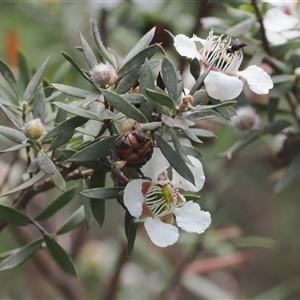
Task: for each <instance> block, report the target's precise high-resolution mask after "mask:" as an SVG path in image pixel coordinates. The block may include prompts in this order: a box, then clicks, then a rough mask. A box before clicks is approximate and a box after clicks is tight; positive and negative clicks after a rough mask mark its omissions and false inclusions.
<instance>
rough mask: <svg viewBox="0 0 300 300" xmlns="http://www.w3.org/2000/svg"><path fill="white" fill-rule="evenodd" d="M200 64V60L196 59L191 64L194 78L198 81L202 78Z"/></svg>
mask: <svg viewBox="0 0 300 300" xmlns="http://www.w3.org/2000/svg"><path fill="white" fill-rule="evenodd" d="M200 71H201V69H200V63H199V60H198V59H197V58H196V57H195V58H194V59H193V60H192V61H191V62H190V72H191V74H192V76H193V77H194V79H195V80H197V79H198V78H199V76H200Z"/></svg>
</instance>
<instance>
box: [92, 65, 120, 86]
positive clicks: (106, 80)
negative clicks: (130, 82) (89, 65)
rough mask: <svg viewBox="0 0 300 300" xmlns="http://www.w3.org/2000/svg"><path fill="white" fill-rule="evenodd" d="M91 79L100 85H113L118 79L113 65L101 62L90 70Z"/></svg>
mask: <svg viewBox="0 0 300 300" xmlns="http://www.w3.org/2000/svg"><path fill="white" fill-rule="evenodd" d="M90 79H91V80H92V82H93V83H94V84H95V85H96V86H99V87H105V86H106V85H107V84H108V85H112V84H113V83H114V82H115V81H116V79H117V76H116V71H115V69H114V68H113V67H112V66H110V65H105V64H102V63H100V64H98V65H96V66H95V67H94V68H93V69H91V70H90Z"/></svg>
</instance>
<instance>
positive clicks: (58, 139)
mask: <svg viewBox="0 0 300 300" xmlns="http://www.w3.org/2000/svg"><path fill="white" fill-rule="evenodd" d="M73 134H74V130H70V131H66V132H64V133H61V134H59V135H57V136H55V137H54V139H53V140H52V142H51V144H50V146H49V148H48V150H49V151H50V150H52V149H57V148H58V147H61V146H62V145H65V144H66V143H68V142H69V141H70V140H71V138H72V136H73Z"/></svg>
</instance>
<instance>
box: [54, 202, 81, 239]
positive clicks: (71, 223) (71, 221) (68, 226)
mask: <svg viewBox="0 0 300 300" xmlns="http://www.w3.org/2000/svg"><path fill="white" fill-rule="evenodd" d="M83 221H85V214H84V207H83V205H81V206H80V207H79V208H78V209H77V210H76V211H75V212H74V213H73V214H72V215H71V216H70V217H69V218H68V219H67V220H66V222H65V223H64V224H63V225H62V226H61V227H60V228H59V229H58V230H57V232H56V234H57V235H60V234H64V233H66V232H69V231H71V230H72V229H74V228H76V227H77V226H78V225H79V224H80V223H82V222H83Z"/></svg>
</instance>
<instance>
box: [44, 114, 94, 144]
mask: <svg viewBox="0 0 300 300" xmlns="http://www.w3.org/2000/svg"><path fill="white" fill-rule="evenodd" d="M87 121H88V119H87V118H82V117H77V116H76V117H72V118H70V119H68V120H66V121H64V122H62V123H60V124H59V125H57V126H56V127H54V128H53V129H52V130H51V131H49V132H48V134H47V135H46V136H45V137H44V140H46V139H49V138H51V137H54V136H56V135H58V134H62V133H65V132H67V131H71V130H73V129H75V128H76V127H79V126H81V125H83V124H85V123H86V122H87Z"/></svg>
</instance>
